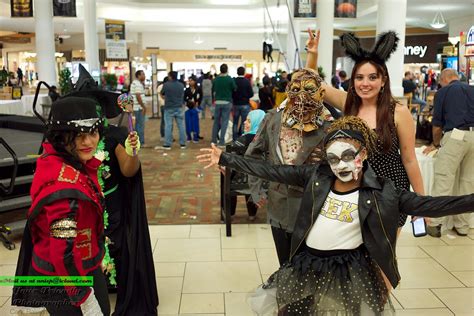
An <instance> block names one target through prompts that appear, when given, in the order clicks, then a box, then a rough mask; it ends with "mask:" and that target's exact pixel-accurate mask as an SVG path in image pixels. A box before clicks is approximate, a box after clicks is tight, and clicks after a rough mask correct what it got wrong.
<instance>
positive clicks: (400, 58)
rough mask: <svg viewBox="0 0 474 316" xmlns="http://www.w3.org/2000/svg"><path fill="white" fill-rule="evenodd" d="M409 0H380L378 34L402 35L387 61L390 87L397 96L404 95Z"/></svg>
mask: <svg viewBox="0 0 474 316" xmlns="http://www.w3.org/2000/svg"><path fill="white" fill-rule="evenodd" d="M406 16H407V0H378V11H377V35H378V34H380V33H383V32H386V31H395V32H397V34H398V37H400V41H399V42H398V48H397V50H396V51H395V52H394V53H393V54H392V56H390V59H389V60H388V62H387V68H388V73H389V75H390V83H391V85H390V88H391V89H392V94H393V95H394V96H396V97H401V96H403V87H402V81H403V62H404V59H405V55H404V47H405V28H406V24H405V20H406Z"/></svg>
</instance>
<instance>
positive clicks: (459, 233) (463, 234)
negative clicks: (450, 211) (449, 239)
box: [453, 227, 467, 237]
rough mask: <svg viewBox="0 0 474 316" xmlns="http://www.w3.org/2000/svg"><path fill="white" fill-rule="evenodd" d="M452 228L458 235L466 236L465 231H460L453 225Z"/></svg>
mask: <svg viewBox="0 0 474 316" xmlns="http://www.w3.org/2000/svg"><path fill="white" fill-rule="evenodd" d="M453 230H454V232H455V233H456V234H457V235H458V236H463V237H466V236H467V233H462V232H460V231H459V230H458V229H457V228H456V227H453Z"/></svg>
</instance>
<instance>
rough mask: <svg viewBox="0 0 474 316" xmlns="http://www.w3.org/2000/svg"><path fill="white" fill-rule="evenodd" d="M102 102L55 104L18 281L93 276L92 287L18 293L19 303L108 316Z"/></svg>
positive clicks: (15, 291)
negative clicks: (99, 171)
mask: <svg viewBox="0 0 474 316" xmlns="http://www.w3.org/2000/svg"><path fill="white" fill-rule="evenodd" d="M96 106H97V103H96V102H95V101H94V100H91V99H86V98H77V97H68V98H63V99H60V100H58V101H56V102H54V103H53V105H52V107H51V120H50V121H49V122H48V124H47V132H46V139H47V142H45V143H44V144H43V154H42V155H41V156H40V157H39V158H38V160H37V165H36V167H37V168H36V172H35V175H34V178H33V183H32V186H31V199H32V204H31V208H30V209H29V211H28V218H27V225H26V228H25V233H24V236H23V241H22V245H21V250H20V256H19V259H18V265H17V273H16V275H17V276H92V277H93V286H92V287H89V286H65V287H32V288H23V287H20V286H17V287H14V289H13V297H12V305H18V306H31V307H41V306H44V307H46V309H47V310H48V312H49V313H50V314H51V315H109V313H110V306H109V299H108V293H107V285H106V281H105V278H104V275H103V274H102V267H101V263H102V258H103V257H104V223H103V217H102V216H103V210H104V198H103V194H102V191H101V189H100V186H99V183H98V179H97V169H98V167H99V165H100V164H101V161H99V160H98V159H96V158H95V157H94V153H95V151H96V149H97V145H98V143H99V139H100V137H101V135H102V133H103V121H102V119H101V118H100V117H99V115H98V114H97V111H96Z"/></svg>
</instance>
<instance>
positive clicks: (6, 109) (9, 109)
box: [0, 94, 51, 116]
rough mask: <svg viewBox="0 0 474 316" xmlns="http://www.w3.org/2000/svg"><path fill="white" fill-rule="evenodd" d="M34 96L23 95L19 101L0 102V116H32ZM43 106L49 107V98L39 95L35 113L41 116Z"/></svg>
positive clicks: (45, 95)
mask: <svg viewBox="0 0 474 316" xmlns="http://www.w3.org/2000/svg"><path fill="white" fill-rule="evenodd" d="M34 99H35V96H34V95H24V96H22V97H21V100H0V114H11V115H23V116H34V113H33V101H34ZM43 105H51V98H50V97H49V96H48V95H47V94H39V95H38V102H37V105H36V111H38V113H39V114H40V115H43Z"/></svg>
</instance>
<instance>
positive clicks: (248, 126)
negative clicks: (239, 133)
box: [244, 117, 251, 133]
mask: <svg viewBox="0 0 474 316" xmlns="http://www.w3.org/2000/svg"><path fill="white" fill-rule="evenodd" d="M250 127H251V125H250V117H247V119H246V120H245V122H244V132H245V133H248V132H250Z"/></svg>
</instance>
